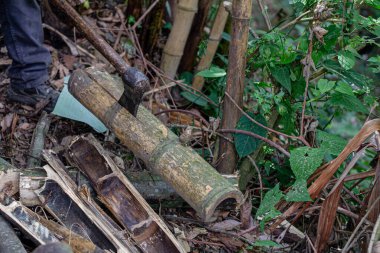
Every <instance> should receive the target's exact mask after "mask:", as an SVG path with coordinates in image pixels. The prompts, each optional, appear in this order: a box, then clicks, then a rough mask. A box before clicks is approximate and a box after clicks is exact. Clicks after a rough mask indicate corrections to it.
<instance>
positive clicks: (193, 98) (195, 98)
mask: <svg viewBox="0 0 380 253" xmlns="http://www.w3.org/2000/svg"><path fill="white" fill-rule="evenodd" d="M181 95H182V97H184V98H186V99H187V100H189V101H190V102H192V103H194V104H196V105H199V106H201V107H205V106H207V104H208V101H207V100H206V99H204V98H203V97H202V96H201V95H196V94H194V93H191V92H189V91H183V92H181Z"/></svg>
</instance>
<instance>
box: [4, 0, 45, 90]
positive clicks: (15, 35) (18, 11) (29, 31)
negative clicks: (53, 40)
mask: <svg viewBox="0 0 380 253" xmlns="http://www.w3.org/2000/svg"><path fill="white" fill-rule="evenodd" d="M0 9H1V11H2V13H0V16H2V29H3V32H4V39H5V44H6V47H7V49H8V54H9V56H10V58H12V60H13V63H12V66H11V68H10V69H9V73H8V76H9V78H10V79H11V85H12V86H17V88H32V87H36V86H39V85H41V84H42V83H44V82H46V81H47V80H48V78H49V76H48V66H49V64H50V62H51V58H50V53H49V51H48V50H47V49H46V48H45V47H44V46H43V30H42V21H41V12H40V6H39V5H38V3H37V1H36V0H11V1H9V0H0Z"/></svg>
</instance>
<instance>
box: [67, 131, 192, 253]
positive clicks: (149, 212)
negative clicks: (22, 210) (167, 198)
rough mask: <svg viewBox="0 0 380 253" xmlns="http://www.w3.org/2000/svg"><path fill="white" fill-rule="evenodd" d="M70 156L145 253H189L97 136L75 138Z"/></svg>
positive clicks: (69, 148) (69, 151)
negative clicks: (121, 169)
mask: <svg viewBox="0 0 380 253" xmlns="http://www.w3.org/2000/svg"><path fill="white" fill-rule="evenodd" d="M66 157H67V158H68V160H69V161H70V162H71V164H72V165H74V166H77V167H78V168H79V169H80V170H81V171H82V172H83V173H84V174H85V175H86V176H87V177H88V179H89V181H90V182H91V185H92V186H93V188H94V189H95V191H96V192H97V194H98V198H99V199H100V200H101V201H102V202H103V203H104V205H105V206H106V207H107V208H108V209H109V210H110V211H111V213H112V214H113V215H114V216H115V218H116V219H117V220H118V221H119V222H120V224H122V226H123V227H124V228H125V229H126V230H127V231H128V232H129V233H130V235H131V237H132V239H133V240H134V241H135V242H136V244H137V245H138V246H139V248H140V249H141V250H142V252H145V253H160V252H161V253H177V252H183V253H184V252H185V250H184V249H183V248H182V247H181V246H180V244H179V243H178V241H177V240H176V239H175V237H174V236H173V235H172V233H171V232H170V230H169V228H168V227H167V226H166V225H165V223H164V222H163V221H162V220H161V219H160V218H159V216H158V215H157V214H156V213H155V212H154V211H153V209H152V208H151V207H150V206H149V205H148V203H147V202H146V201H145V199H144V198H143V197H142V196H141V195H140V194H139V192H138V191H137V190H136V189H135V188H134V187H133V185H132V184H131V182H129V180H128V179H127V178H126V177H125V175H124V174H123V173H122V172H121V171H120V169H119V168H118V167H117V165H116V164H115V163H114V161H113V160H112V159H111V157H110V156H109V155H108V154H107V152H106V151H105V150H104V149H103V148H102V146H101V145H100V143H99V142H98V141H97V140H96V139H95V137H94V136H92V135H91V134H90V135H85V136H80V137H77V138H76V139H74V140H73V142H72V143H71V144H70V146H69V147H68V150H67V154H66Z"/></svg>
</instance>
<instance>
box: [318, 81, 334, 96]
mask: <svg viewBox="0 0 380 253" xmlns="http://www.w3.org/2000/svg"><path fill="white" fill-rule="evenodd" d="M334 85H335V82H334V81H329V80H327V79H320V80H319V81H318V84H317V87H318V89H319V91H320V92H321V94H324V93H326V92H328V91H330V90H331V89H332V88H334Z"/></svg>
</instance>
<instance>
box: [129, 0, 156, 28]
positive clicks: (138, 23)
mask: <svg viewBox="0 0 380 253" xmlns="http://www.w3.org/2000/svg"><path fill="white" fill-rule="evenodd" d="M159 1H160V0H156V1H155V2H154V3H152V4H151V5H150V6H149V8H148V9H147V10H146V11H145V12H144V14H143V15H142V16H141V17H140V18H139V19H138V20H137V21H136V23H134V25H133V26H132V30H135V29H136V27H137V26H138V25H140V23H141V22H142V20H143V19H144V18H145V17H146V16H147V15H148V14H149V13H150V12H151V11H152V10H153V8H154V6H156V4H157V3H158V2H159Z"/></svg>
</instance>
